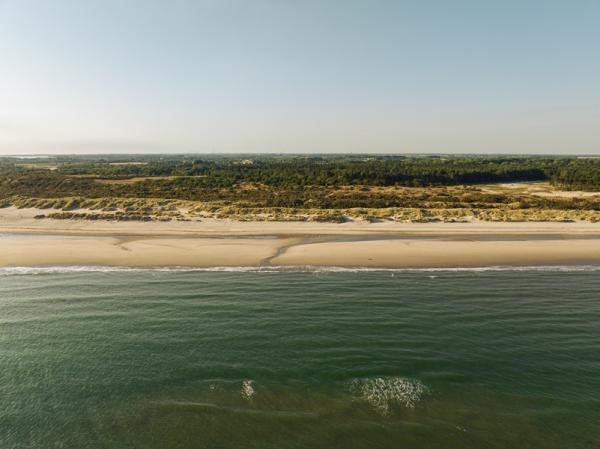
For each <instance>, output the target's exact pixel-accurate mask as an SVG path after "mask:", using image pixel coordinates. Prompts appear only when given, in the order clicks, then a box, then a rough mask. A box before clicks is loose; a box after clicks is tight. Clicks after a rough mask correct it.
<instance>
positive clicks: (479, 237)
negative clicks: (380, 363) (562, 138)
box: [0, 209, 600, 269]
mask: <svg viewBox="0 0 600 449" xmlns="http://www.w3.org/2000/svg"><path fill="white" fill-rule="evenodd" d="M35 212H36V211H35V210H17V209H14V210H11V209H9V210H7V209H4V210H2V211H0V267H11V266H13V267H15V266H23V267H39V266H74V265H76V266H106V267H139V268H150V267H182V266H186V267H190V268H210V267H257V268H260V267H264V268H268V267H298V266H313V267H341V268H360V267H364V268H383V269H386V268H398V269H410V268H416V269H419V268H440V269H443V268H476V267H492V266H515V267H518V266H544V265H546V266H547V265H600V224H592V223H556V222H542V223H539V222H518V223H506V222H500V223H498V222H470V223H362V222H351V223H343V224H336V223H312V222H234V221H229V220H214V219H211V220H208V219H207V220H203V221H201V222H168V223H156V222H150V223H138V222H89V221H79V220H66V221H65V220H35V219H34V218H33V215H32V214H34V213H35Z"/></svg>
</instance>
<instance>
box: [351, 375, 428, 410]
mask: <svg viewBox="0 0 600 449" xmlns="http://www.w3.org/2000/svg"><path fill="white" fill-rule="evenodd" d="M350 390H351V392H352V393H354V394H355V395H356V396H358V398H359V399H362V400H365V401H367V402H368V403H369V404H371V406H373V407H374V408H375V409H377V410H378V411H380V412H381V413H383V414H387V413H389V412H390V409H391V407H392V406H393V405H400V406H402V407H406V408H414V407H415V406H416V405H417V403H418V402H419V401H420V400H421V398H422V397H423V395H424V394H425V393H427V392H428V390H427V387H425V385H423V384H422V383H421V382H420V381H418V380H414V379H407V378H404V377H370V378H366V379H354V380H353V381H352V382H351V383H350Z"/></svg>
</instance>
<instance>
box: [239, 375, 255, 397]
mask: <svg viewBox="0 0 600 449" xmlns="http://www.w3.org/2000/svg"><path fill="white" fill-rule="evenodd" d="M255 394H256V391H255V390H254V381H253V380H250V379H246V380H244V381H243V382H242V397H243V398H244V399H247V400H250V399H252V397H253V396H254V395H255Z"/></svg>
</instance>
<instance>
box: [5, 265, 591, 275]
mask: <svg viewBox="0 0 600 449" xmlns="http://www.w3.org/2000/svg"><path fill="white" fill-rule="evenodd" d="M495 271H540V272H582V271H584V272H585V271H589V272H597V271H600V265H531V266H489V267H454V268H448V267H433V268H372V267H337V266H313V265H295V266H244V267H187V266H169V267H147V268H133V267H119V266H95V265H89V266H87V265H84V266H78V265H68V266H46V267H0V276H14V275H40V274H68V273H152V272H156V273H160V272H167V273H171V272H175V273H178V272H179V273H181V272H183V273H193V272H232V273H280V272H292V273H432V272H435V273H438V272H439V273H462V272H464V273H480V272H495Z"/></svg>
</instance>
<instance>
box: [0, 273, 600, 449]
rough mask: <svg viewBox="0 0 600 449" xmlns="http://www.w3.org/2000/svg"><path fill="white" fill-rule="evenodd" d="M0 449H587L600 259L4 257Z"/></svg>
mask: <svg viewBox="0 0 600 449" xmlns="http://www.w3.org/2000/svg"><path fill="white" fill-rule="evenodd" d="M0 448H2V449H13V448H15V449H16V448H18V449H22V448H40V449H41V448H44V449H46V448H74V449H76V448H90V449H93V448H124V449H125V448H127V449H131V448H144V449H147V448H181V449H185V448H223V449H236V448H260V449H270V448H277V449H285V448H327V449H335V448H344V449H352V448H412V449H419V448H428V449H432V448H439V449H455V448H456V449H459V448H460V449H465V448H477V449H485V448H532V449H533V448H536V449H538V448H544V449H553V448H556V449H565V448H571V449H577V448H590V449H591V448H600V271H598V269H597V268H593V267H587V268H581V269H576V268H573V269H569V268H549V269H524V270H464V271H461V270H454V271H427V270H424V271H418V270H417V271H397V272H394V271H351V270H350V271H339V272H336V271H335V270H334V271H327V270H325V271H323V270H321V271H310V270H309V271H302V270H300V271H277V270H272V271H267V272H264V271H263V272H256V271H243V270H240V271H235V270H233V271H201V270H200V271H193V270H101V269H94V268H79V269H76V268H70V269H69V268H65V269H40V270H36V269H2V270H0Z"/></svg>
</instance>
